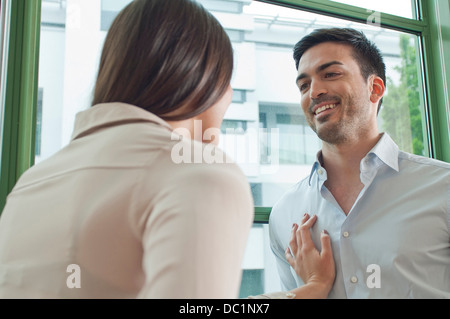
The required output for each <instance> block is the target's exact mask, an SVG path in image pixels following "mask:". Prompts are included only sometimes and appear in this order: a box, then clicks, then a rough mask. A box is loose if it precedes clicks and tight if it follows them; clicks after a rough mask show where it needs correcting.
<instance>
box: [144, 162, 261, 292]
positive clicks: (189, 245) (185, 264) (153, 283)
mask: <svg viewBox="0 0 450 319" xmlns="http://www.w3.org/2000/svg"><path fill="white" fill-rule="evenodd" d="M160 194H161V195H160V198H159V199H156V200H155V201H154V207H152V211H151V213H150V214H149V217H148V220H147V222H146V227H145V230H144V235H143V243H142V244H143V249H144V256H143V268H144V273H145V285H144V287H143V289H142V290H141V292H140V294H139V297H140V298H169V299H171V298H237V296H238V293H239V288H240V281H241V275H242V268H241V266H242V265H241V264H242V259H243V255H244V250H245V247H246V243H247V239H248V234H249V231H250V228H251V225H252V222H253V201H252V196H251V192H250V187H249V184H248V182H247V180H246V178H245V176H244V175H243V174H242V173H241V171H240V170H238V169H237V167H234V165H231V164H216V165H203V164H202V165H195V164H190V167H189V168H188V169H183V170H181V173H178V174H177V176H176V178H175V179H174V180H173V181H172V183H171V185H170V186H169V187H165V189H164V190H162V191H161V192H160Z"/></svg>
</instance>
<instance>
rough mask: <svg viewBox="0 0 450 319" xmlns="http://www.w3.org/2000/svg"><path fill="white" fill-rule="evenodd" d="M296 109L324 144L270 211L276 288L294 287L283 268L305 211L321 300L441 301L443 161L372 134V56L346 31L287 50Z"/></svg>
mask: <svg viewBox="0 0 450 319" xmlns="http://www.w3.org/2000/svg"><path fill="white" fill-rule="evenodd" d="M294 59H295V62H296V66H297V69H298V77H297V85H298V87H299V89H300V93H301V107H302V109H303V112H304V114H305V117H306V119H307V121H308V123H309V125H310V126H311V128H312V129H313V130H314V131H315V132H316V133H317V135H318V137H319V138H320V139H321V140H322V141H323V145H322V150H321V151H320V152H319V153H318V155H317V160H316V162H315V163H314V165H313V167H312V170H311V174H310V175H309V176H308V177H306V178H305V179H304V180H302V181H300V182H299V183H298V184H297V185H295V186H294V187H292V188H291V189H290V190H289V191H288V192H287V193H286V194H284V196H283V197H282V198H281V199H280V200H279V202H278V203H277V204H276V205H275V206H274V207H273V210H272V213H271V216H270V221H269V225H270V235H271V248H272V250H273V252H274V254H275V256H276V259H277V264H278V270H279V274H280V278H281V283H282V287H283V289H292V288H293V287H296V286H299V285H302V281H301V279H300V278H299V277H298V276H297V275H296V274H295V272H294V271H293V270H292V269H291V268H290V267H289V264H288V263H287V262H286V257H285V250H286V247H288V244H289V238H290V228H291V227H292V224H293V223H295V222H297V221H298V220H300V219H301V216H303V214H304V213H310V214H316V215H317V216H318V219H317V222H316V225H315V226H314V227H313V228H312V230H311V232H312V236H313V240H314V242H315V245H316V246H317V247H319V248H320V240H319V238H320V230H321V229H326V230H327V231H328V233H329V234H330V238H331V241H332V248H333V252H334V258H335V262H336V279H335V282H334V286H333V288H332V290H331V291H330V294H329V295H328V297H329V298H450V230H449V228H450V207H449V206H450V164H448V163H444V162H441V161H437V160H434V159H429V158H425V157H419V156H416V155H412V154H408V153H405V152H402V151H400V150H399V149H398V147H397V145H396V144H395V143H394V142H393V141H392V139H391V138H390V137H389V135H388V134H387V133H380V132H379V131H378V127H377V114H378V111H379V108H380V105H381V100H382V97H383V94H384V92H385V65H384V62H383V59H382V57H381V54H380V51H379V50H378V49H377V48H376V46H375V45H374V44H373V43H372V42H370V41H368V40H367V38H366V37H365V36H364V34H362V33H361V32H358V31H356V30H353V29H334V28H333V29H319V30H315V31H314V32H313V33H311V34H310V35H307V36H306V37H304V38H303V39H302V40H301V41H300V42H299V43H297V45H296V46H295V49H294Z"/></svg>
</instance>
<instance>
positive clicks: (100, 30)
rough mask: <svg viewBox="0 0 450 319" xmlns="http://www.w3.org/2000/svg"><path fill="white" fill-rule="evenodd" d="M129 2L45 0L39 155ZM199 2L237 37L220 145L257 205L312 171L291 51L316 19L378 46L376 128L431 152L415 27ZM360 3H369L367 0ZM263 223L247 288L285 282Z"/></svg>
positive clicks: (69, 116)
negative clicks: (381, 81)
mask: <svg viewBox="0 0 450 319" xmlns="http://www.w3.org/2000/svg"><path fill="white" fill-rule="evenodd" d="M128 2H130V1H128V0H89V1H85V0H43V1H42V19H41V20H42V26H41V46H40V67H39V70H40V71H39V88H40V90H39V92H40V97H39V101H40V109H39V123H38V124H39V125H38V129H39V132H38V133H39V134H36V138H37V139H39V140H37V141H36V145H37V146H39V147H37V148H36V150H37V153H36V157H35V161H36V162H39V161H42V160H44V159H45V158H47V157H49V156H51V155H52V154H54V153H55V152H56V151H58V150H59V149H61V148H62V147H64V146H65V145H67V143H68V142H69V141H70V137H71V134H72V130H73V123H74V119H75V114H76V113H77V112H79V111H82V110H85V109H87V108H89V107H90V103H91V100H92V94H93V89H94V82H95V78H96V73H97V69H98V63H99V58H100V51H101V48H102V44H103V41H104V39H105V36H106V32H107V29H108V27H109V25H110V24H111V22H112V19H113V18H114V17H115V16H116V15H117V13H118V12H119V10H120V9H121V8H123V7H124V6H125V5H126V4H127V3H128ZM199 2H201V3H203V4H204V5H205V7H206V8H208V9H209V10H211V12H212V13H213V14H214V15H215V16H216V17H217V18H218V20H219V21H220V22H221V24H222V25H223V26H224V28H225V29H226V30H227V33H228V34H229V35H230V38H231V40H232V42H233V48H234V52H235V53H234V54H235V69H234V74H233V79H232V87H233V90H234V94H233V102H232V104H231V106H230V108H229V109H228V111H227V113H226V115H225V120H224V122H223V126H222V129H221V132H222V136H221V139H220V147H222V148H223V149H224V150H225V151H226V152H227V153H228V155H229V156H230V157H232V158H234V159H235V161H236V162H237V163H238V165H239V166H240V167H241V168H242V170H243V171H244V173H245V174H246V176H247V177H248V181H249V183H250V185H251V189H252V193H253V196H254V201H255V205H256V206H267V207H271V206H273V204H274V203H275V202H276V201H277V200H278V199H279V198H280V197H281V195H282V194H283V193H284V192H285V191H286V190H287V189H288V188H289V187H291V186H292V185H294V184H295V183H297V182H298V181H300V180H301V179H302V178H304V177H306V176H307V175H308V174H309V172H310V170H311V165H312V163H313V162H314V160H315V157H316V154H317V152H318V151H319V150H320V147H321V142H320V140H319V139H318V138H317V137H316V136H315V134H314V133H313V132H312V130H311V129H310V128H309V126H308V125H307V124H306V121H305V117H304V116H303V113H302V110H301V108H300V105H299V101H300V94H299V91H298V88H297V86H296V84H295V79H296V76H297V71H296V69H295V65H294V61H293V58H292V48H293V46H294V45H295V43H296V42H297V41H299V40H300V39H301V38H302V37H303V36H304V35H306V34H308V33H309V32H311V31H312V30H314V29H315V28H323V27H353V28H356V29H359V30H362V31H364V32H365V34H366V35H367V37H368V38H369V39H371V40H373V41H374V42H375V43H376V44H377V45H378V46H379V48H380V50H381V51H382V53H383V56H384V58H385V62H386V65H387V76H388V80H387V92H386V95H385V98H384V103H383V108H382V110H381V112H380V115H379V117H378V121H379V127H380V130H382V131H387V132H388V133H389V134H390V135H391V136H392V138H393V139H394V140H395V141H396V142H397V143H398V144H399V146H400V148H401V149H403V150H405V151H409V152H413V153H416V154H421V155H427V154H428V153H427V150H428V145H427V143H426V141H427V135H426V134H425V133H424V132H426V127H425V125H423V123H425V120H424V119H425V116H424V114H423V113H424V110H425V106H424V95H423V89H422V87H421V84H422V81H421V79H422V73H421V69H420V64H421V63H420V51H419V49H418V47H419V46H418V41H419V39H418V38H417V36H415V35H410V34H406V33H401V32H397V31H392V30H389V29H384V28H381V27H379V25H377V24H376V23H373V21H372V22H371V21H368V23H367V24H357V23H353V22H350V21H347V20H343V19H335V18H330V17H326V16H323V15H318V14H312V13H308V12H304V11H301V10H296V9H289V8H284V7H281V6H276V5H271V4H266V3H262V2H259V1H249V0H235V1H218V0H201V1H199ZM396 2H397V1H390V3H389V5H386V6H385V8H393V7H394V3H396ZM398 2H404V3H405V6H406V4H407V3H409V4H410V7H408V8H412V9H402V11H401V12H399V13H395V12H390V13H392V14H399V15H400V13H403V14H406V13H405V12H406V11H408V10H409V11H411V12H413V11H414V7H413V6H411V2H410V1H409V0H405V1H398ZM355 4H356V3H355ZM357 4H358V5H361V6H363V7H364V3H363V2H362V1H358V2H357ZM374 5H375V3H373V4H372V2H369V1H367V8H369V9H372V10H379V9H380V8H378V7H375V6H374ZM395 6H396V5H395ZM380 10H381V9H380ZM403 10H404V11H403ZM383 12H385V11H383ZM408 14H409V13H408ZM411 16H412V13H411ZM267 228H268V226H267V225H255V226H254V228H253V229H252V232H251V240H250V241H249V244H248V246H247V253H246V257H245V261H244V264H243V269H244V273H243V279H244V280H243V288H242V293H243V294H258V293H262V292H265V291H266V292H268V291H275V290H279V286H277V285H278V275H277V272H276V267H275V266H274V261H273V257H272V254H271V252H270V248H269V238H268V231H267ZM261 278H263V281H262V282H261ZM252 282H256V283H255V284H252Z"/></svg>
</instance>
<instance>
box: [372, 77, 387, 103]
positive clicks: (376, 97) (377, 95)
mask: <svg viewBox="0 0 450 319" xmlns="http://www.w3.org/2000/svg"><path fill="white" fill-rule="evenodd" d="M370 89H371V94H370V101H371V102H372V103H378V102H379V101H380V100H381V99H382V98H383V95H384V91H385V89H386V88H385V86H384V82H383V80H382V79H381V78H380V77H379V76H376V75H372V77H371V79H370Z"/></svg>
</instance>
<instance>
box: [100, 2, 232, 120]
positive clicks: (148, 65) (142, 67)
mask: <svg viewBox="0 0 450 319" xmlns="http://www.w3.org/2000/svg"><path fill="white" fill-rule="evenodd" d="M232 71H233V49H232V46H231V42H230V39H229V38H228V36H227V34H226V33H225V31H224V29H223V28H222V26H221V25H220V24H219V22H218V21H217V20H216V18H214V16H212V15H211V14H210V13H209V12H208V11H206V10H205V9H204V8H203V7H202V6H201V5H200V4H198V3H197V2H195V1H193V0H134V1H133V2H131V3H130V4H129V5H128V6H127V7H125V9H123V10H122V11H121V12H120V13H119V15H118V16H117V17H116V19H115V20H114V22H113V23H112V25H111V27H110V29H109V32H108V35H107V37H106V39H105V43H104V47H103V51H102V56H101V60H100V67H99V71H98V77H97V82H96V86H95V92H94V99H93V102H92V105H96V104H99V103H107V102H123V103H128V104H132V105H135V106H138V107H141V108H143V109H145V110H147V111H149V112H152V113H154V114H155V115H158V116H160V117H161V118H163V119H165V120H172V121H174V120H175V121H177V120H184V119H188V118H192V117H194V116H196V115H198V114H200V113H202V112H203V111H205V110H206V109H208V108H209V107H210V106H212V105H213V104H214V103H215V102H216V101H217V100H218V99H219V98H220V97H221V96H222V95H223V94H224V93H225V91H226V89H227V88H228V85H229V83H230V80H231V75H232Z"/></svg>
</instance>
